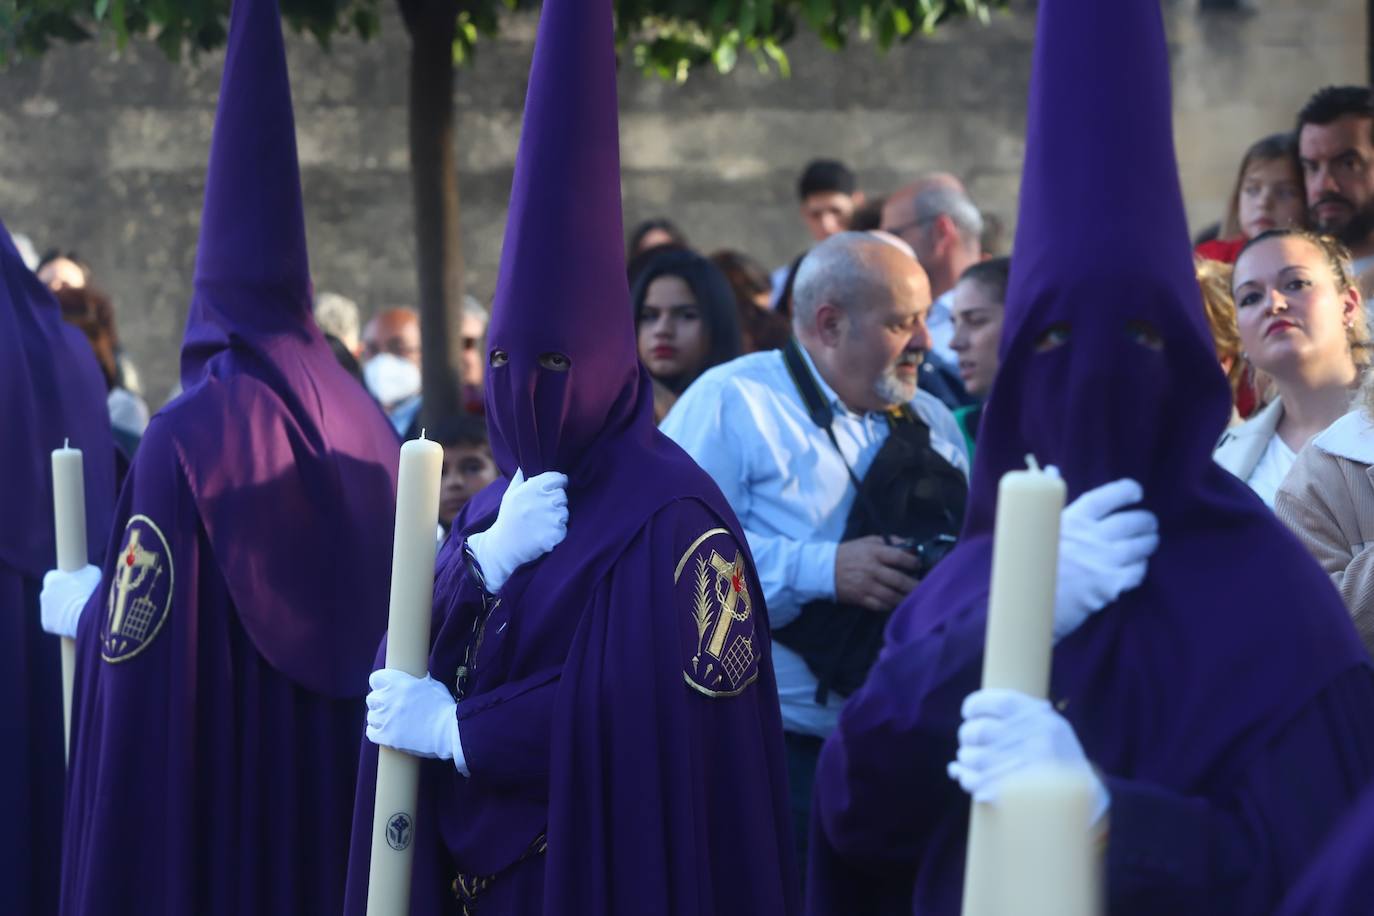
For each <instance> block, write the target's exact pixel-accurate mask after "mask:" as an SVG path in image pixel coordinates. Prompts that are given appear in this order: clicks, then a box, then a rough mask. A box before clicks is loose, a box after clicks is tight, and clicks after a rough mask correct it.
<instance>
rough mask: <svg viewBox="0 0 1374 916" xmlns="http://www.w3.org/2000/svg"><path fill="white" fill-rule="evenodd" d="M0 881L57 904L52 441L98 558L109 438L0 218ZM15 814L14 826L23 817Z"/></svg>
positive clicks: (58, 714)
mask: <svg viewBox="0 0 1374 916" xmlns="http://www.w3.org/2000/svg"><path fill="white" fill-rule="evenodd" d="M0 429H3V430H4V431H5V443H6V444H5V448H4V450H3V453H0V506H3V507H4V520H5V521H4V525H3V527H0V621H3V624H0V637H3V644H4V646H5V650H4V653H3V655H0V690H3V691H4V695H5V696H6V697H8V698H9V700H10V704H11V705H10V709H11V711H10V714H9V715H7V716H5V717H4V724H3V725H0V743H3V746H4V747H5V748H7V749H8V753H6V754H5V759H4V763H3V764H0V784H3V789H0V812H3V816H4V819H5V821H6V823H9V824H11V825H15V827H16V829H13V830H10V831H8V833H7V835H6V838H5V839H3V840H0V863H2V864H0V887H3V888H4V889H5V890H4V898H5V899H6V900H8V901H10V902H9V904H8V908H9V910H10V911H11V912H14V913H34V914H38V913H51V912H53V911H54V910H55V909H56V908H57V893H58V884H57V878H58V859H59V857H60V854H61V843H62V840H61V825H62V820H61V816H60V812H61V810H62V793H63V783H64V781H65V778H66V772H65V770H64V767H63V764H62V759H63V758H62V755H63V750H62V676H61V666H60V662H59V658H58V641H57V639H56V638H55V637H52V636H49V635H48V634H47V633H44V632H43V629H42V627H41V626H40V623H39V611H38V592H39V590H40V588H41V587H42V580H43V574H44V573H45V572H46V571H47V570H49V569H52V568H53V567H55V566H56V565H57V562H56V554H55V550H56V544H55V541H54V536H53V506H52V462H51V458H50V457H49V454H50V452H51V451H52V450H53V449H55V448H61V447H62V444H63V442H64V441H66V440H70V441H71V445H72V446H73V447H75V448H79V449H81V451H82V463H83V474H84V477H85V489H86V545H87V548H88V550H89V553H90V560H91V562H93V563H98V562H99V561H100V556H101V551H102V549H103V548H104V545H105V539H106V537H107V536H108V531H109V526H110V513H111V511H112V509H113V507H114V495H115V494H114V448H115V447H114V440H113V439H112V438H111V435H110V418H109V413H108V411H107V409H106V406H105V380H104V378H103V376H102V375H101V374H100V367H99V365H98V364H97V363H96V359H95V354H94V353H92V352H91V347H90V344H89V343H88V342H87V341H86V338H85V337H83V336H82V334H81V332H80V331H78V330H77V329H76V328H74V327H72V326H71V325H69V324H67V323H66V322H65V321H63V320H62V315H61V312H60V311H59V309H58V306H57V301H56V300H55V299H54V298H53V296H52V294H51V293H50V292H49V291H48V290H47V288H46V287H44V286H43V284H42V283H40V282H39V280H38V278H37V277H35V276H34V275H33V272H32V271H30V270H29V269H28V267H27V266H26V265H25V264H24V262H23V260H22V259H21V258H20V257H19V252H18V251H17V250H15V247H14V242H13V241H12V240H11V239H10V235H9V231H8V230H6V229H5V227H4V225H3V224H0ZM21 825H22V826H21Z"/></svg>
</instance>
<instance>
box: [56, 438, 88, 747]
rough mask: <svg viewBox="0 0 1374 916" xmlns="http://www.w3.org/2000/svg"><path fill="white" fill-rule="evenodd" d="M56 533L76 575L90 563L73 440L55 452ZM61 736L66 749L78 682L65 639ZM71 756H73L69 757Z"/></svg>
mask: <svg viewBox="0 0 1374 916" xmlns="http://www.w3.org/2000/svg"><path fill="white" fill-rule="evenodd" d="M52 513H53V533H54V534H55V535H56V540H57V568H58V569H60V570H62V571H63V572H76V571H77V570H78V569H81V568H83V567H84V566H85V565H86V563H87V554H86V485H85V479H84V474H83V472H82V464H81V449H79V448H71V447H70V440H68V441H67V442H65V443H63V445H62V447H61V448H59V449H53V453H52ZM61 646H62V736H63V745H62V746H63V749H64V752H65V751H66V749H67V747H68V745H69V744H70V743H71V731H72V685H73V683H74V682H75V679H76V640H74V639H70V638H68V637H66V636H63V637H62V642H61ZM69 756H70V755H69Z"/></svg>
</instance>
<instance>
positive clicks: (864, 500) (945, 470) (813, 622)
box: [773, 340, 968, 703]
mask: <svg viewBox="0 0 1374 916" xmlns="http://www.w3.org/2000/svg"><path fill="white" fill-rule="evenodd" d="M783 359H784V360H785V362H786V364H787V369H788V371H789V373H790V374H791V375H792V380H793V382H794V383H795V384H796V386H797V390H798V391H799V392H800V393H801V396H802V401H803V402H804V403H805V404H806V406H807V410H808V412H809V413H810V414H811V419H812V421H813V422H815V424H816V425H817V426H819V427H821V428H822V429H824V430H825V431H826V434H827V435H828V436H829V437H830V441H831V443H832V444H834V446H835V450H836V451H839V448H840V446H839V443H838V442H837V441H836V440H835V434H834V432H833V431H832V430H831V424H832V423H833V422H834V414H833V412H832V411H831V409H830V405H829V404H828V403H826V401H825V398H824V397H823V396H822V395H821V392H820V388H819V386H817V384H816V380H815V378H813V377H812V375H811V372H810V370H809V369H808V368H807V366H806V363H805V361H804V360H803V359H802V355H801V352H800V349H799V348H798V345H797V342H796V341H795V340H791V341H789V342H788V344H787V346H786V347H785V348H784V350H783ZM888 425H889V428H890V429H891V433H890V434H889V435H888V437H887V440H886V441H885V442H884V443H883V444H882V447H881V448H880V449H879V450H878V454H877V455H876V456H875V457H874V459H873V465H872V467H870V468H869V470H868V473H867V474H866V475H865V476H864V479H863V480H862V481H860V480H859V479H858V478H857V476H856V475H855V474H854V471H853V469H849V476H850V479H851V481H852V482H853V483H854V486H855V489H856V490H857V494H856V497H855V499H854V505H853V507H852V508H851V509H850V511H849V518H848V519H847V520H846V522H845V530H844V536H843V537H842V538H841V540H842V541H849V540H853V539H854V538H859V537H865V536H867V535H873V534H877V535H882V536H883V537H884V538H886V539H887V540H888V542H889V543H891V544H894V545H896V546H904V547H907V548H908V549H910V550H912V551H913V553H915V554H916V555H917V558H918V560H919V561H920V566H921V568H919V569H918V570H917V577H918V578H923V577H924V576H925V575H926V574H927V573H928V572H929V571H930V568H931V567H933V566H934V565H935V563H937V562H939V560H940V559H941V558H942V557H943V556H944V555H945V554H946V553H948V552H949V549H950V548H952V547H953V545H954V539H955V536H956V535H957V534H958V533H959V529H960V527H961V526H962V525H963V520H964V505H965V502H966V500H967V498H968V483H967V482H966V481H965V480H964V475H963V474H961V473H960V472H959V470H958V468H956V467H954V465H952V464H950V463H949V462H948V461H946V460H945V459H944V457H943V456H941V455H940V454H939V453H938V452H936V451H935V450H934V448H932V447H931V444H930V429H929V427H927V426H926V424H925V423H923V422H922V421H921V419H920V418H919V417H918V416H916V414H915V412H914V411H913V410H912V409H911V407H910V406H908V405H905V404H903V405H901V406H900V407H898V408H895V409H894V410H892V411H889V412H888ZM841 459H842V460H843V453H841ZM845 467H846V468H849V463H848V462H847V461H846V462H845ZM887 621H888V615H887V614H885V613H877V612H874V611H870V610H868V609H866V608H861V607H858V606H855V605H851V604H841V603H839V602H837V601H829V600H822V601H812V602H809V603H808V604H806V605H804V606H803V607H802V610H801V614H800V615H799V616H798V617H797V619H796V620H794V621H792V622H791V623H789V624H787V625H786V626H784V627H779V628H778V629H776V630H774V631H773V638H774V639H775V640H777V641H778V642H780V643H782V644H783V645H784V646H787V647H788V648H789V649H791V650H792V651H794V652H796V653H797V654H799V655H801V656H802V658H803V659H805V661H806V665H807V667H808V668H810V669H811V673H812V674H814V675H815V676H816V679H817V681H818V682H819V683H818V686H817V688H816V702H817V703H824V702H825V700H826V697H827V696H828V695H829V693H830V691H832V690H833V691H835V692H836V693H839V694H841V695H843V696H848V695H849V694H851V693H853V692H854V691H855V690H857V689H858V688H859V686H860V685H861V684H863V682H864V678H866V677H867V676H868V672H869V669H870V668H872V667H873V663H874V662H875V661H876V660H877V658H878V651H879V650H880V649H881V648H882V645H883V629H884V628H885V627H886V626H887Z"/></svg>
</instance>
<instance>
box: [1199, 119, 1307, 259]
mask: <svg viewBox="0 0 1374 916" xmlns="http://www.w3.org/2000/svg"><path fill="white" fill-rule="evenodd" d="M1306 222H1307V197H1306V191H1305V190H1304V188H1303V180H1302V171H1301V170H1300V169H1299V167H1298V150H1297V144H1296V143H1295V141H1294V139H1293V135H1292V134H1273V135H1271V136H1268V137H1265V138H1263V139H1262V140H1257V141H1255V142H1254V143H1253V144H1251V145H1250V148H1249V149H1247V150H1246V151H1245V155H1244V156H1242V157H1241V160H1240V170H1239V171H1238V172H1237V174H1236V183H1235V184H1234V185H1233V186H1232V187H1231V196H1230V198H1228V200H1227V204H1226V217H1225V219H1223V220H1222V223H1221V228H1220V231H1219V232H1218V234H1217V238H1215V239H1213V240H1211V241H1208V242H1203V243H1202V244H1201V245H1198V246H1197V255H1198V257H1202V258H1207V259H1208V260H1212V261H1221V262H1223V263H1226V264H1231V263H1234V262H1235V260H1236V256H1237V255H1238V254H1240V252H1241V250H1242V249H1243V248H1244V247H1245V245H1246V243H1247V242H1249V241H1250V239H1253V238H1258V237H1259V236H1260V235H1261V234H1262V233H1265V232H1268V231H1269V230H1271V229H1287V228H1301V227H1302V226H1304V225H1305V224H1306Z"/></svg>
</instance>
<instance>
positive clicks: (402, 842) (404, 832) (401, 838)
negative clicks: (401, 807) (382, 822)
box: [386, 811, 415, 852]
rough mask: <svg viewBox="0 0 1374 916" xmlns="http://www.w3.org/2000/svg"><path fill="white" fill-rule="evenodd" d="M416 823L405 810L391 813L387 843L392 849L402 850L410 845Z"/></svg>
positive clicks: (387, 825) (387, 830)
mask: <svg viewBox="0 0 1374 916" xmlns="http://www.w3.org/2000/svg"><path fill="white" fill-rule="evenodd" d="M414 826H415V825H414V823H412V821H411V820H410V815H409V814H406V813H405V812H404V811H398V812H396V813H395V814H393V815H391V818H390V819H389V820H388V821H387V822H386V843H387V845H388V846H390V847H391V848H392V849H394V850H396V851H397V852H400V851H402V850H404V849H405V848H406V847H407V846H409V845H410V840H411V838H412V837H413V836H414V835H415V830H414Z"/></svg>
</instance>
